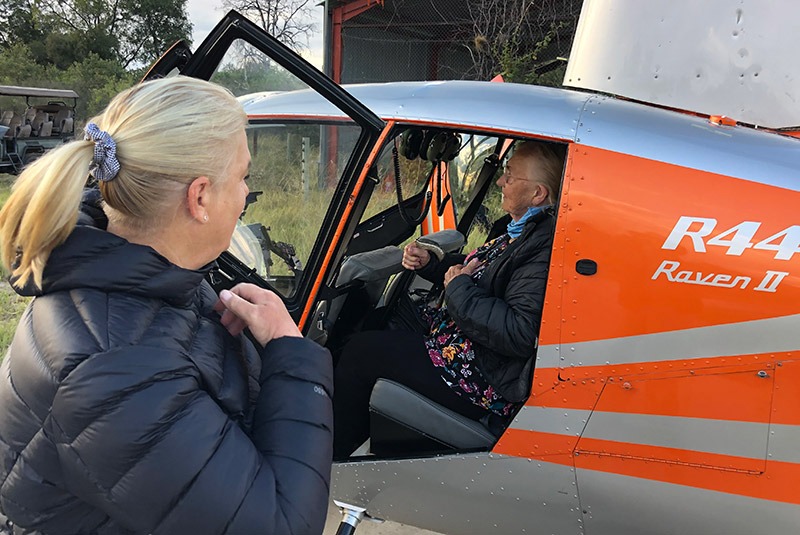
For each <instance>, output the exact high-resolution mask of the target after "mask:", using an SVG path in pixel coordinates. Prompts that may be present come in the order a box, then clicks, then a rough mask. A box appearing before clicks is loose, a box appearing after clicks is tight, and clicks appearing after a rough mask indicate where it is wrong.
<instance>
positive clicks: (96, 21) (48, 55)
mask: <svg viewBox="0 0 800 535" xmlns="http://www.w3.org/2000/svg"><path fill="white" fill-rule="evenodd" d="M185 8H186V0H116V1H115V2H113V3H109V2H106V1H103V0H38V1H33V0H7V2H5V3H4V4H3V5H2V6H0V46H1V47H2V48H9V47H11V46H13V45H15V44H26V45H28V46H29V47H30V49H31V52H32V53H33V56H34V58H35V60H36V62H37V63H39V64H42V65H55V66H57V67H58V68H60V69H65V68H67V67H69V66H70V65H72V64H73V63H76V62H81V61H82V59H83V58H84V57H86V56H87V55H89V54H94V55H96V56H98V57H100V58H102V59H105V60H112V61H115V62H117V63H118V64H119V65H120V66H121V67H122V68H125V69H128V68H131V67H137V66H138V67H141V66H143V65H148V64H150V63H151V62H153V61H154V60H155V59H157V58H158V57H159V56H160V55H161V53H162V52H163V51H164V50H165V49H166V48H167V47H169V46H170V45H171V44H172V43H174V42H175V41H177V40H179V39H189V36H190V35H191V29H192V28H191V24H190V23H189V20H188V18H187V16H186V10H185Z"/></svg>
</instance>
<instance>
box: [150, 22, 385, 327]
mask: <svg viewBox="0 0 800 535" xmlns="http://www.w3.org/2000/svg"><path fill="white" fill-rule="evenodd" d="M177 74H182V75H186V76H193V77H196V78H202V79H205V80H210V81H212V82H215V83H218V84H220V85H222V86H225V87H227V88H228V89H230V90H231V91H232V92H233V93H234V94H235V95H237V96H240V95H247V96H241V97H240V99H239V100H240V102H242V103H243V104H244V103H247V102H252V101H253V99H258V98H263V97H264V95H266V94H268V93H270V92H275V91H286V90H298V89H300V90H302V89H307V90H308V91H309V95H310V96H312V97H314V98H318V97H319V96H321V97H322V98H324V99H325V101H327V103H328V104H329V105H330V106H329V107H328V108H326V109H325V110H323V111H322V112H320V113H316V114H309V115H308V116H303V117H297V116H295V117H291V118H290V117H283V118H281V119H280V120H279V121H276V120H275V118H274V117H272V118H271V119H268V118H263V117H262V118H259V117H253V116H250V117H249V125H248V141H249V144H250V153H251V156H252V164H251V171H250V178H249V180H248V186H249V188H250V190H251V195H250V196H249V197H248V201H249V204H248V206H247V207H246V210H245V214H243V218H242V223H241V225H240V226H239V228H237V232H236V233H235V234H234V239H233V241H232V245H231V249H229V250H228V251H226V252H223V253H222V255H221V256H220V258H219V261H218V264H219V266H220V268H219V270H217V271H212V273H211V279H212V280H211V282H212V285H214V286H215V288H216V289H217V290H219V289H222V288H226V287H231V286H233V285H234V284H236V283H238V282H245V281H246V282H252V283H255V284H258V285H260V286H263V287H267V288H270V289H272V290H274V291H276V293H278V294H279V295H280V296H281V297H282V298H283V299H284V301H285V303H286V306H287V308H288V310H289V312H290V313H291V314H292V317H293V318H294V319H295V321H298V323H299V325H300V329H301V330H303V331H304V332H307V330H308V329H307V326H308V325H309V323H310V322H309V318H310V316H311V309H312V307H313V304H314V300H315V298H316V295H317V294H318V293H319V289H320V288H321V287H324V283H325V280H326V278H327V277H330V276H331V274H330V271H331V270H332V266H335V265H336V263H337V262H338V260H339V258H340V257H341V255H342V254H343V253H342V252H341V250H342V247H343V246H342V244H346V243H347V242H348V240H349V235H350V234H352V228H353V227H354V226H355V224H354V223H351V222H350V219H352V218H353V212H354V210H353V207H354V204H355V202H356V200H357V199H358V198H359V197H361V196H363V195H364V194H368V193H369V189H370V188H371V184H372V183H371V181H370V180H369V179H368V178H367V171H368V169H369V168H370V166H371V165H372V161H373V160H374V158H375V153H376V151H377V149H376V146H378V142H379V140H380V139H381V136H382V134H381V133H382V131H388V128H386V129H384V126H385V125H384V122H383V121H382V120H381V119H380V118H379V117H377V116H376V115H375V114H374V113H372V112H371V111H370V110H369V109H367V108H366V107H365V106H364V105H363V104H361V103H360V102H359V101H357V100H356V99H355V98H353V97H352V96H351V95H350V94H349V93H347V92H346V91H345V90H344V89H342V88H341V87H339V86H338V85H336V84H335V83H334V82H333V81H331V80H330V79H329V78H327V77H326V76H325V75H324V74H322V73H321V72H320V71H319V70H318V69H316V68H315V67H313V66H312V65H310V64H309V63H308V62H306V61H305V60H304V59H303V58H301V57H300V56H299V55H297V54H296V53H295V52H293V51H291V50H290V49H288V48H287V47H286V46H284V45H283V44H281V43H280V42H278V41H277V40H276V39H275V38H273V37H272V36H270V35H268V34H267V33H266V32H265V31H264V30H262V29H261V28H259V27H258V26H256V25H255V24H253V23H252V22H250V21H249V20H247V19H246V18H245V17H243V16H242V15H240V14H239V13H237V12H235V11H230V12H228V14H227V15H225V17H224V18H223V19H222V21H221V22H220V23H219V24H217V26H216V27H215V28H214V29H213V30H212V31H211V33H210V34H209V36H208V37H207V38H206V40H205V41H203V43H202V44H201V45H200V46H199V47H198V48H197V50H196V52H194V53H193V54H192V53H191V52H190V50H189V48H188V46H186V44H185V43H182V42H181V43H177V44H176V45H174V46H173V47H172V48H171V49H170V50H169V51H168V52H167V53H165V54H164V56H162V57H161V59H159V61H157V62H156V63H155V64H154V65H153V66H152V67H151V68H150V70H149V71H148V73H147V75H146V76H145V80H147V79H152V78H158V77H163V76H172V75H177ZM314 93H316V94H317V95H314ZM208 127H209V128H214V117H209V118H208ZM383 135H385V134H383ZM332 139H333V140H336V145H335V148H336V150H335V151H333V156H332V157H331V156H330V151H329V150H327V147H330V146H331V140H332ZM321 147H323V149H322V150H321ZM322 155H325V156H322ZM322 160H324V161H322ZM281 211H282V213H284V214H288V216H287V217H289V218H290V219H291V218H294V219H291V220H290V222H289V223H285V222H284V223H283V224H281V225H280V226H281V227H282V228H276V227H275V225H276V218H277V215H276V214H278V213H279V212H281ZM284 219H285V218H284ZM270 233H271V234H272V236H270ZM249 253H254V254H249ZM271 255H276V256H278V257H279V258H281V259H283V260H284V261H286V262H287V263H288V264H289V268H288V269H287V268H286V267H283V272H281V269H280V268H281V266H280V265H275V264H280V262H277V260H276V261H275V262H273V258H272V256H271ZM270 267H272V269H269V268H270Z"/></svg>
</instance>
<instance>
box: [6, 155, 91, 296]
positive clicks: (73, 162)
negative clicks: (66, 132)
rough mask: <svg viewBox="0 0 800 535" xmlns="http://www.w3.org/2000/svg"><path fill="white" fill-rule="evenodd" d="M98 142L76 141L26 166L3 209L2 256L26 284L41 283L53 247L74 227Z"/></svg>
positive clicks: (15, 274)
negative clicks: (31, 280)
mask: <svg viewBox="0 0 800 535" xmlns="http://www.w3.org/2000/svg"><path fill="white" fill-rule="evenodd" d="M93 150H94V145H93V144H92V143H91V142H88V141H73V142H71V143H67V144H66V145H63V146H61V147H59V148H57V149H55V150H52V151H50V152H48V153H47V154H45V155H44V156H42V157H41V158H39V159H38V160H36V161H35V162H33V163H32V164H31V165H30V166H28V167H27V168H26V169H25V170H24V171H23V172H22V174H21V175H20V176H19V178H18V179H17V181H16V182H15V183H14V186H13V187H12V190H11V196H10V197H9V198H8V200H7V201H6V203H5V205H4V206H3V209H2V210H1V211H0V258H1V259H2V261H3V265H4V266H5V268H6V269H7V270H8V271H10V272H11V275H12V276H13V277H14V278H15V279H16V280H15V281H14V284H15V285H16V286H18V287H22V286H25V285H26V284H27V283H28V282H29V281H30V279H31V278H33V282H34V284H35V285H36V286H37V287H38V288H41V286H42V271H43V270H44V265H45V263H46V262H47V259H48V258H49V256H50V252H51V251H52V250H53V248H55V247H56V246H57V245H59V244H61V243H62V242H63V241H64V240H65V239H66V238H67V236H69V234H70V232H72V230H73V229H74V228H75V223H76V222H77V220H78V209H79V206H80V201H81V194H82V191H83V188H84V186H85V184H86V178H87V176H88V171H89V162H91V160H92V151H93Z"/></svg>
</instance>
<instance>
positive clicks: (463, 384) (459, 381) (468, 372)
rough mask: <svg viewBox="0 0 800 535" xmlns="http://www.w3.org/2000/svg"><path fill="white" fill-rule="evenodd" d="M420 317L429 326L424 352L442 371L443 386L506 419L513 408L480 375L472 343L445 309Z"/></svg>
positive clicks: (427, 311)
mask: <svg viewBox="0 0 800 535" xmlns="http://www.w3.org/2000/svg"><path fill="white" fill-rule="evenodd" d="M421 313H422V318H423V319H424V320H425V321H426V322H427V323H428V325H429V326H430V334H429V335H428V336H427V337H426V338H425V348H426V349H427V351H428V356H430V358H431V362H433V365H434V366H436V367H437V368H441V376H442V379H443V380H444V382H445V383H447V385H448V386H449V387H450V388H451V389H453V391H454V392H456V393H457V394H458V395H460V396H465V397H467V398H468V399H469V400H470V401H471V402H472V403H474V404H475V405H478V406H479V407H483V408H484V409H486V410H489V411H491V412H493V413H495V414H499V415H501V416H506V415H508V414H509V413H510V412H511V411H512V410H513V408H514V406H515V405H514V404H513V403H511V402H509V401H506V400H505V399H503V397H502V396H501V395H500V394H498V393H497V392H495V390H494V388H493V387H492V386H491V385H490V384H489V383H488V382H486V379H484V377H483V375H481V372H480V370H478V368H477V367H476V362H475V351H474V350H473V348H472V342H470V340H469V339H468V338H467V337H466V336H464V334H463V333H462V332H461V329H459V328H458V326H457V325H456V323H455V321H453V319H452V318H451V317H450V315H449V314H448V313H447V308H446V307H444V306H443V307H442V308H438V309H437V308H432V307H423V308H422V309H421Z"/></svg>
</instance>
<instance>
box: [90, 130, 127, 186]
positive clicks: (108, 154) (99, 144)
mask: <svg viewBox="0 0 800 535" xmlns="http://www.w3.org/2000/svg"><path fill="white" fill-rule="evenodd" d="M83 139H85V140H87V141H94V156H92V163H91V165H90V166H89V174H90V175H92V176H93V177H95V178H96V179H97V180H100V181H101V182H108V181H109V180H113V179H114V177H116V176H117V173H119V160H117V144H116V143H114V140H113V139H111V136H110V135H109V134H108V132H105V131H103V130H100V128H98V126H97V125H96V124H95V123H89V124H87V125H86V133H85V134H84V135H83Z"/></svg>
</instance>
